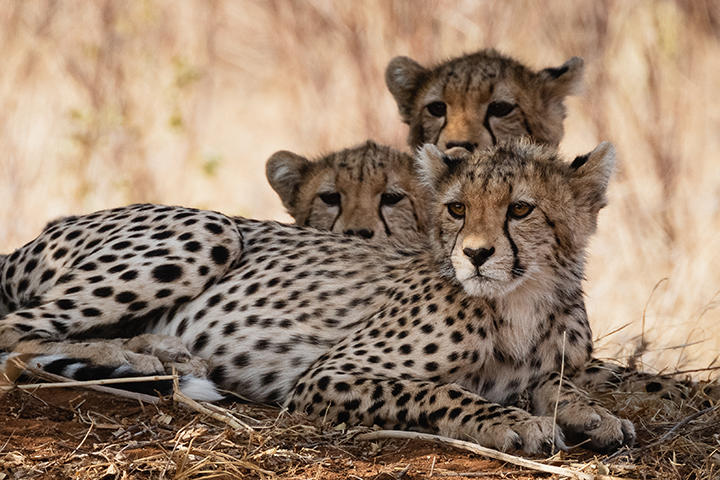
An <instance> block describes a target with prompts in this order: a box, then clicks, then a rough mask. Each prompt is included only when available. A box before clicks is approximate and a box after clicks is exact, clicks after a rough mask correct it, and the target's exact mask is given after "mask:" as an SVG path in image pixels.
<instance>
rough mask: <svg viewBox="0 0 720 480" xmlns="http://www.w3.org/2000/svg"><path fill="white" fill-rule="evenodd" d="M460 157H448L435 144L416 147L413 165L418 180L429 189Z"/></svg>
mask: <svg viewBox="0 0 720 480" xmlns="http://www.w3.org/2000/svg"><path fill="white" fill-rule="evenodd" d="M461 161H462V159H459V158H453V157H448V156H447V155H445V154H444V153H443V152H442V151H441V150H440V149H439V148H438V147H437V146H436V145H434V144H432V143H426V144H425V145H423V146H422V147H420V148H418V150H417V154H416V155H415V165H416V168H417V172H418V177H419V178H420V182H421V183H422V184H423V185H425V186H426V187H428V188H430V190H431V191H434V190H435V187H436V186H437V184H438V183H439V181H440V179H441V178H442V177H443V176H444V175H445V174H447V173H448V172H450V171H452V170H454V169H455V168H456V167H457V166H458V165H459V163H460V162H461Z"/></svg>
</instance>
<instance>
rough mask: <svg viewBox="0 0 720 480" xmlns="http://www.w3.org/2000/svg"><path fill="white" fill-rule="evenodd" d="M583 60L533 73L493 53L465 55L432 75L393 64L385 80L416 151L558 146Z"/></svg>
mask: <svg viewBox="0 0 720 480" xmlns="http://www.w3.org/2000/svg"><path fill="white" fill-rule="evenodd" d="M582 66H583V62H582V59H580V58H577V57H574V58H571V59H570V60H568V61H567V62H566V63H565V64H563V65H562V66H560V67H557V68H547V69H545V70H542V71H540V72H537V73H536V72H533V71H531V70H530V69H528V68H526V67H525V66H523V65H521V64H520V63H518V62H516V61H515V60H513V59H511V58H508V57H504V56H502V55H500V54H498V53H497V52H495V51H493V50H482V51H480V52H478V53H475V54H472V55H465V56H463V57H459V58H456V59H453V60H450V61H448V62H445V63H443V64H440V65H438V66H436V67H434V68H431V69H427V68H424V67H422V66H421V65H419V64H418V63H416V62H415V61H413V60H412V59H410V58H407V57H396V58H394V59H393V60H392V61H391V62H390V64H389V65H388V67H387V70H386V74H385V78H386V83H387V85H388V88H389V89H390V92H391V93H392V95H393V96H394V97H395V100H396V102H397V104H398V108H399V110H400V114H401V115H402V118H403V121H404V122H405V123H407V124H408V125H409V126H410V134H409V138H408V141H409V143H410V146H411V147H412V148H418V147H419V146H420V145H422V144H424V143H433V144H436V145H437V146H438V147H439V148H440V149H441V150H443V151H444V152H445V153H449V152H451V151H455V152H456V151H457V150H465V151H466V152H473V151H474V150H476V149H478V148H484V147H487V146H491V145H495V144H497V143H498V142H501V141H505V140H508V139H510V138H517V137H521V136H530V137H532V138H533V139H534V140H536V141H538V142H541V143H546V144H549V145H554V146H556V145H557V144H558V143H559V142H560V139H561V138H562V135H563V126H562V121H563V118H564V117H565V107H564V105H563V101H564V98H565V97H566V96H567V95H568V94H570V93H571V92H572V91H573V90H574V88H575V87H576V85H577V84H578V83H579V82H580V80H581V77H582V70H583V68H582Z"/></svg>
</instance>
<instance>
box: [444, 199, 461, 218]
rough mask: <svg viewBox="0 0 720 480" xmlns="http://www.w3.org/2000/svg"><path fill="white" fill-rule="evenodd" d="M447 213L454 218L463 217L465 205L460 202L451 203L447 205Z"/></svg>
mask: <svg viewBox="0 0 720 480" xmlns="http://www.w3.org/2000/svg"><path fill="white" fill-rule="evenodd" d="M447 209H448V213H449V214H450V216H452V217H454V218H464V217H465V205H464V204H462V203H460V202H452V203H448V204H447Z"/></svg>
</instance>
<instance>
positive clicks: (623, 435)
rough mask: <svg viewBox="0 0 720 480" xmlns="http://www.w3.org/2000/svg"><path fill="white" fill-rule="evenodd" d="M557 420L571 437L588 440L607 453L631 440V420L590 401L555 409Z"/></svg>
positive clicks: (632, 428)
mask: <svg viewBox="0 0 720 480" xmlns="http://www.w3.org/2000/svg"><path fill="white" fill-rule="evenodd" d="M557 421H558V424H560V425H561V426H562V428H563V430H564V432H565V434H566V435H567V436H568V438H570V439H573V440H584V439H588V440H589V445H588V447H589V448H591V449H592V450H595V451H598V452H603V453H609V452H614V451H615V450H617V449H618V448H620V447H622V446H624V445H632V444H633V443H634V442H635V427H634V426H633V424H632V422H630V421H629V420H626V419H624V418H619V417H616V416H615V415H613V414H612V413H610V411H609V410H608V409H606V408H604V407H601V406H599V405H596V404H594V403H593V402H589V403H585V402H577V403H570V404H568V405H565V406H562V407H559V408H558V414H557Z"/></svg>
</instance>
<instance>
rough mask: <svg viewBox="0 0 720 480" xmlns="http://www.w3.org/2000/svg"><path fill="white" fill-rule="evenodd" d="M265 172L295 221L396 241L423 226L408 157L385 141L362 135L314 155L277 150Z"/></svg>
mask: <svg viewBox="0 0 720 480" xmlns="http://www.w3.org/2000/svg"><path fill="white" fill-rule="evenodd" d="M266 172H267V178H268V181H269V182H270V185H271V186H272V188H273V189H274V190H275V191H276V192H277V194H278V195H279V196H280V199H281V200H282V202H283V205H284V206H285V208H287V211H288V213H289V214H290V215H292V217H293V218H294V219H295V222H296V223H297V224H298V225H302V226H307V227H314V228H319V229H321V230H329V231H331V232H336V233H343V234H346V235H356V236H359V237H362V238H373V239H386V238H390V239H392V240H397V241H401V242H410V241H414V240H415V239H416V238H417V237H418V236H419V235H424V234H425V233H426V231H427V224H428V218H427V213H426V211H425V208H424V206H425V202H426V199H425V195H424V189H423V188H421V186H420V185H419V184H418V182H417V180H416V175H415V171H414V164H413V159H412V157H411V156H410V155H407V154H405V153H402V152H399V151H397V150H394V149H392V148H390V147H386V146H383V145H378V144H376V143H375V142H372V141H367V142H365V143H364V144H362V145H358V146H356V147H353V148H348V149H345V150H342V151H339V152H335V153H332V154H330V155H327V156H324V157H322V158H320V159H318V160H315V161H310V160H308V159H306V158H304V157H301V156H300V155H296V154H294V153H291V152H287V151H281V152H276V153H275V154H273V155H272V157H270V159H268V161H267V166H266Z"/></svg>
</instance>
